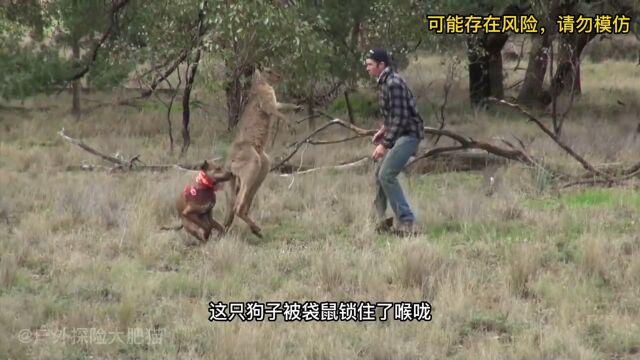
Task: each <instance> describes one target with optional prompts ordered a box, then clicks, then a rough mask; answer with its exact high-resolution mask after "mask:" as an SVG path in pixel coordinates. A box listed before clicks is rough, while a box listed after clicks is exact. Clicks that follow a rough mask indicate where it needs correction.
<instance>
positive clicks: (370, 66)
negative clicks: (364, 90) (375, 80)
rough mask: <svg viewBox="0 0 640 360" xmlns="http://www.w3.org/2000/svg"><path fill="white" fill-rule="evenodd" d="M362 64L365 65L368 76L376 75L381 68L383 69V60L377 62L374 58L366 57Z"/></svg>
mask: <svg viewBox="0 0 640 360" xmlns="http://www.w3.org/2000/svg"><path fill="white" fill-rule="evenodd" d="M364 64H365V66H366V67H367V72H368V73H369V76H371V77H378V76H379V75H380V73H381V72H382V70H384V63H383V62H380V63H379V62H375V61H374V60H371V59H367V60H365V62H364Z"/></svg>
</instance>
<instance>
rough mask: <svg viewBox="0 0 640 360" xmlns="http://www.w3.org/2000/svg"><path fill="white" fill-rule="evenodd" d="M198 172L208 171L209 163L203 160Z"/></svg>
mask: <svg viewBox="0 0 640 360" xmlns="http://www.w3.org/2000/svg"><path fill="white" fill-rule="evenodd" d="M200 170H203V171H207V170H209V163H208V162H207V160H205V161H204V162H203V163H202V165H200Z"/></svg>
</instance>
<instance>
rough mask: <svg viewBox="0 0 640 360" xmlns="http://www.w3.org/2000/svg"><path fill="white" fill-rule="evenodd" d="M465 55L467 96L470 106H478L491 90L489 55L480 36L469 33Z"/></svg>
mask: <svg viewBox="0 0 640 360" xmlns="http://www.w3.org/2000/svg"><path fill="white" fill-rule="evenodd" d="M467 57H468V59H469V67H468V69H469V98H470V100H471V105H472V106H478V105H480V104H481V102H482V99H484V98H485V97H487V96H489V94H490V91H491V88H490V86H491V82H490V81H489V56H488V54H487V52H486V50H485V49H484V47H483V46H482V42H481V38H480V36H478V35H470V36H469V37H468V38H467Z"/></svg>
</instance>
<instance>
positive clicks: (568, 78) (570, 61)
mask: <svg viewBox="0 0 640 360" xmlns="http://www.w3.org/2000/svg"><path fill="white" fill-rule="evenodd" d="M594 37H595V34H567V35H564V36H563V37H562V41H561V44H560V54H559V59H558V69H557V70H556V73H555V74H554V76H553V81H552V83H551V91H550V92H551V96H553V97H557V96H558V95H560V94H561V93H562V92H563V91H564V90H565V89H569V92H570V93H571V92H573V94H576V95H577V94H581V93H582V88H581V84H580V55H581V54H582V50H584V48H585V46H587V44H588V43H589V41H591V40H592V39H593V38H594Z"/></svg>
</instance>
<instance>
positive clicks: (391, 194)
mask: <svg viewBox="0 0 640 360" xmlns="http://www.w3.org/2000/svg"><path fill="white" fill-rule="evenodd" d="M419 143H420V140H419V139H418V138H415V137H413V136H401V137H400V138H398V140H396V143H395V144H394V145H393V147H392V148H391V149H387V151H385V154H384V156H383V157H382V158H381V159H380V163H379V166H378V167H377V168H376V172H375V174H376V185H377V188H378V189H377V195H376V199H375V201H374V204H375V208H376V211H377V213H378V216H379V217H380V218H384V216H385V212H386V210H387V201H388V202H389V204H390V205H391V209H392V210H393V212H394V214H395V216H396V219H398V221H400V222H401V223H405V222H408V223H415V220H416V219H415V216H414V215H413V212H412V211H411V208H410V207H409V204H408V203H407V200H406V199H405V197H404V193H403V192H402V188H401V187H400V183H399V182H398V174H399V173H400V171H402V169H403V168H404V167H405V165H406V164H407V162H408V161H409V158H411V156H412V155H413V154H415V153H416V150H417V149H418V144H419Z"/></svg>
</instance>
